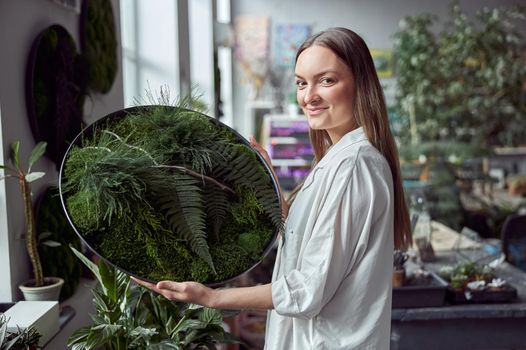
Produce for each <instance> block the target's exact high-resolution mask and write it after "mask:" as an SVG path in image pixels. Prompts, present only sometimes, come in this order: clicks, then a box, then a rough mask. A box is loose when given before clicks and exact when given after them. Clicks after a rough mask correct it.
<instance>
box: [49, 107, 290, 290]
mask: <svg viewBox="0 0 526 350" xmlns="http://www.w3.org/2000/svg"><path fill="white" fill-rule="evenodd" d="M155 107H163V108H165V107H167V108H173V109H174V110H178V111H183V112H190V113H195V114H197V115H199V116H202V117H205V118H206V120H208V121H209V122H210V123H212V124H213V125H214V126H215V127H217V128H218V129H226V130H227V131H228V132H229V133H230V134H231V135H232V136H233V137H234V138H235V139H236V140H237V141H238V142H239V144H241V145H244V146H246V148H247V149H249V150H250V152H251V153H253V154H254V155H255V161H256V162H257V163H259V164H260V165H261V166H262V169H263V171H264V173H265V174H266V175H265V176H268V178H269V186H271V187H272V191H273V193H274V195H273V196H274V200H275V201H276V208H275V210H279V214H278V215H279V216H280V217H281V197H280V191H279V188H278V184H277V180H276V178H275V177H274V175H273V172H272V171H271V169H270V167H269V166H268V164H267V163H266V162H265V160H264V159H263V157H262V156H261V155H260V154H259V153H258V152H256V151H254V150H253V149H252V147H251V146H250V143H249V142H248V141H247V140H246V139H244V138H243V137H242V136H241V135H240V134H239V133H237V132H236V131H235V130H233V129H231V128H230V127H228V126H227V125H225V124H223V123H221V122H220V121H218V120H217V119H214V118H211V117H209V116H207V115H205V114H202V113H200V112H196V111H192V110H188V109H185V108H179V107H170V106H138V107H131V108H126V109H121V110H118V111H116V112H113V113H111V114H109V115H107V116H105V117H103V118H101V119H99V120H98V121H96V122H94V123H93V124H91V125H90V126H88V127H87V128H85V129H84V130H83V131H82V132H81V133H79V135H78V136H77V137H76V138H75V139H74V140H73V142H72V143H71V145H70V147H69V148H68V151H67V152H66V155H65V156H64V159H63V161H62V164H61V167H60V173H59V191H60V199H61V202H62V207H63V210H64V212H65V213H66V217H67V218H68V221H69V223H70V224H71V226H72V227H73V229H74V230H75V232H76V233H77V235H78V236H79V237H80V239H81V240H82V241H83V242H84V243H85V244H86V246H87V247H89V248H90V249H91V250H92V251H93V252H94V253H95V254H96V255H97V256H99V257H100V258H101V259H102V260H104V261H105V262H107V263H108V264H110V265H112V266H114V267H116V268H117V269H119V270H121V271H123V272H125V273H127V274H129V275H131V276H134V277H137V278H140V279H143V280H146V281H149V282H152V283H156V282H157V281H156V280H153V279H151V278H148V277H146V276H144V275H140V274H138V273H136V272H135V271H130V269H127V268H125V267H124V266H121V265H120V264H119V263H116V262H115V261H113V260H112V259H111V258H108V256H105V254H103V253H101V251H100V250H99V248H100V247H99V246H98V244H99V242H100V241H99V242H97V240H96V239H95V240H94V239H93V238H90V237H87V236H86V235H85V234H84V232H82V230H81V229H80V228H79V227H78V225H76V224H75V220H74V218H73V216H72V214H71V212H70V209H69V208H68V199H69V198H68V197H69V195H68V194H67V193H66V191H67V190H65V187H64V186H65V185H64V184H65V182H67V177H66V168H67V162H68V157H69V156H70V153H71V152H72V150H73V149H74V148H76V147H77V148H78V147H82V143H83V142H84V141H86V140H90V139H91V138H92V137H93V135H94V134H95V133H96V132H98V131H99V130H100V128H101V127H102V129H104V126H107V125H109V124H110V123H115V124H116V123H117V122H118V121H121V120H123V119H124V118H125V117H126V116H128V115H134V114H135V113H139V112H141V111H143V110H144V109H145V108H146V109H147V108H155ZM90 148H93V147H91V146H90ZM269 190H270V187H269ZM268 221H269V222H270V219H268ZM281 224H282V222H281ZM281 224H280V225H278V226H277V225H272V227H273V229H272V232H271V235H270V238H269V239H268V241H266V244H265V247H264V249H263V251H262V252H261V254H260V255H258V256H259V258H258V260H257V261H253V262H252V263H251V264H250V265H247V266H246V268H245V269H244V270H243V271H240V272H238V273H237V274H236V275H232V276H228V277H227V278H223V279H219V280H206V281H202V282H204V283H205V284H207V285H209V286H218V285H222V284H225V283H228V282H230V281H232V280H234V279H236V278H238V277H239V276H241V275H243V274H245V273H247V272H249V271H250V270H252V269H253V268H255V267H256V266H257V265H259V263H260V262H261V261H262V260H263V258H265V257H266V256H267V255H268V254H269V253H270V252H271V250H272V249H273V247H274V245H275V241H276V239H277V237H278V235H279V234H280V231H281V229H282V226H281ZM104 230H107V228H104ZM95 234H96V235H101V236H102V235H104V233H99V232H96V233H95ZM91 237H93V236H91ZM111 238H112V239H117V238H115V237H114V236H113V237H111ZM238 238H239V237H238ZM108 239H109V238H108ZM128 239H129V236H126V237H125V238H124V240H128ZM110 242H115V241H111V240H110ZM136 243H137V240H136V241H134V242H132V243H123V244H130V245H129V246H128V247H130V250H129V251H130V254H132V255H134V257H136V258H137V257H139V259H140V260H141V261H144V260H143V258H144V256H145V255H146V254H147V253H146V248H145V247H144V246H141V247H142V248H143V249H142V251H144V253H143V252H140V253H138V252H137V251H140V250H141V249H137V248H138V247H137V245H135V244H136ZM119 244H120V243H119ZM133 248H135V249H134V250H133ZM127 251H128V250H127ZM137 254H139V255H140V256H139V255H137ZM172 254H174V255H170V256H171V258H172V259H174V260H176V259H177V256H176V255H175V251H174V252H172Z"/></svg>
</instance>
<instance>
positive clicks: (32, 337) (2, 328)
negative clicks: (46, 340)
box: [0, 314, 41, 350]
mask: <svg viewBox="0 0 526 350" xmlns="http://www.w3.org/2000/svg"><path fill="white" fill-rule="evenodd" d="M7 322H8V319H7V318H6V317H5V316H4V315H3V314H0V350H26V349H27V350H29V349H40V346H38V341H39V339H40V337H41V335H40V333H38V331H37V330H36V329H35V328H34V327H28V328H25V329H20V328H18V329H17V331H16V332H8V331H7Z"/></svg>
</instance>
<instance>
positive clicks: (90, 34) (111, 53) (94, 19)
mask: <svg viewBox="0 0 526 350" xmlns="http://www.w3.org/2000/svg"><path fill="white" fill-rule="evenodd" d="M85 16H86V26H85V27H84V33H83V35H84V40H85V43H86V44H85V48H84V51H85V52H84V53H85V58H86V61H87V62H88V64H89V86H90V88H91V89H93V90H95V91H98V92H101V93H106V92H108V91H109V90H110V89H111V86H112V85H113V81H114V80H115V76H116V75H117V71H118V67H119V65H118V62H117V37H116V33H115V20H114V17H113V8H112V5H111V2H110V1H108V0H90V1H88V8H87V14H85Z"/></svg>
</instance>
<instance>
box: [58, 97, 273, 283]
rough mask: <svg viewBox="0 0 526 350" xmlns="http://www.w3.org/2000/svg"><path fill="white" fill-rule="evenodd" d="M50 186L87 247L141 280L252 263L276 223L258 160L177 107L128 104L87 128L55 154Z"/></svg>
mask: <svg viewBox="0 0 526 350" xmlns="http://www.w3.org/2000/svg"><path fill="white" fill-rule="evenodd" d="M60 192H61V197H62V201H63V204H64V206H65V210H66V213H67V215H68V218H69V219H70V221H71V223H72V224H73V226H74V227H75V229H76V231H77V233H79V234H80V235H81V237H82V238H83V239H84V241H85V242H86V243H87V244H88V245H89V246H90V247H91V248H92V249H93V250H94V251H96V252H97V253H98V254H99V255H100V256H102V257H103V258H105V259H106V260H108V261H109V262H111V263H113V264H114V265H116V266H117V267H119V268H121V269H123V270H125V271H127V272H128V273H130V274H132V275H135V276H138V277H140V278H143V279H146V280H151V281H158V280H164V279H170V280H177V281H184V280H194V281H199V282H205V283H216V282H222V281H226V280H229V279H231V278H233V277H235V276H237V275H239V274H241V273H243V272H245V271H247V270H248V269H250V268H251V267H253V266H254V265H255V264H256V263H257V262H259V261H260V259H261V258H262V257H263V256H264V255H265V253H266V252H267V251H268V250H269V249H270V247H271V245H272V242H273V238H274V237H275V236H276V235H277V233H278V232H279V231H280V230H281V228H282V216H281V208H280V198H279V191H278V188H277V185H276V184H275V181H274V179H273V178H272V175H271V171H270V170H269V169H268V167H267V166H266V164H265V163H264V161H263V159H262V158H261V156H259V154H257V153H256V152H255V151H253V150H252V149H251V148H250V146H249V144H248V143H247V142H246V141H245V140H244V139H243V138H242V137H241V136H239V135H238V134H237V133H236V132H235V131H233V130H232V129H230V128H228V127H226V126H224V125H222V124H221V123H219V122H218V121H216V120H214V119H212V118H209V117H207V116H206V115H204V114H201V113H199V112H196V111H193V110H189V109H185V108H182V107H173V106H164V105H150V106H140V107H133V108H129V109H125V110H121V111H117V112H115V113H113V114H110V115H109V116H107V117H105V118H103V119H101V120H99V121H98V122H96V123H94V124H93V125H91V126H90V127H89V128H87V129H86V130H84V131H83V133H81V134H80V135H79V136H78V137H77V138H76V139H75V141H74V142H73V144H72V146H71V147H70V149H69V150H68V152H67V154H66V156H65V158H64V161H63V164H62V169H61V180H60Z"/></svg>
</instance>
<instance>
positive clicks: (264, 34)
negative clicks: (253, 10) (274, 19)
mask: <svg viewBox="0 0 526 350" xmlns="http://www.w3.org/2000/svg"><path fill="white" fill-rule="evenodd" d="M234 31H235V38H236V46H235V50H234V54H235V57H236V58H237V59H239V60H248V61H255V60H264V59H266V58H267V57H268V37H269V33H268V32H269V18H268V17H266V16H237V17H236V18H235V19H234Z"/></svg>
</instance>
